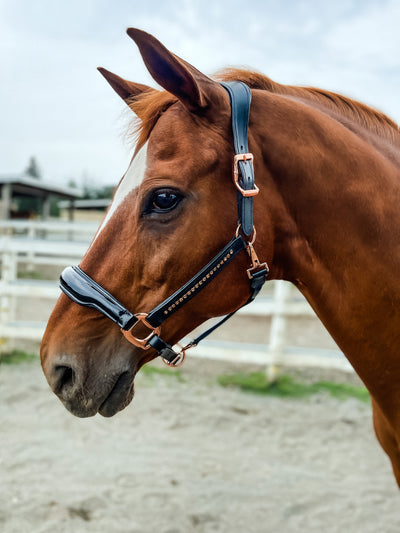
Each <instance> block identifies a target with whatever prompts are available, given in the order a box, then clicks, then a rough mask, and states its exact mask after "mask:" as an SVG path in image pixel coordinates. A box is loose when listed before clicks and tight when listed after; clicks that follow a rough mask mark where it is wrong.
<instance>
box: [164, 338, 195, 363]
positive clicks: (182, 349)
mask: <svg viewBox="0 0 400 533" xmlns="http://www.w3.org/2000/svg"><path fill="white" fill-rule="evenodd" d="M177 346H179V348H180V351H179V353H177V354H176V357H175V359H174V360H173V361H168V360H167V359H164V357H161V360H162V362H163V363H164V364H165V365H167V366H171V367H173V368H178V367H180V366H182V365H183V362H184V360H185V358H186V352H187V351H188V350H190V348H194V347H195V346H196V344H193V342H189V344H186V346H182V345H181V344H179V343H177Z"/></svg>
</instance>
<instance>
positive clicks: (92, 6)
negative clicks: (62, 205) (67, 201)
mask: <svg viewBox="0 0 400 533" xmlns="http://www.w3.org/2000/svg"><path fill="white" fill-rule="evenodd" d="M131 26H133V27H137V28H140V29H143V30H145V31H147V32H149V33H152V34H153V35H154V36H155V37H157V38H158V39H159V40H160V41H161V42H163V44H164V45H165V46H167V48H169V49H170V50H171V51H173V52H174V53H176V54H177V55H179V56H180V57H182V58H184V59H185V60H187V61H189V62H190V63H192V64H193V65H194V66H196V67H197V68H198V69H199V70H202V71H203V72H205V73H206V74H209V75H210V74H212V73H213V72H216V71H218V70H220V69H221V68H224V67H227V66H241V67H242V66H244V67H248V68H252V69H256V70H259V71H261V72H263V73H264V74H266V75H268V76H269V77H271V78H272V79H274V80H275V81H278V82H280V83H290V84H295V85H312V86H316V87H321V88H323V89H329V90H333V91H336V92H340V93H342V94H344V95H346V96H350V97H352V98H355V99H357V100H360V101H362V102H364V103H366V104H368V105H371V106H373V107H376V108H378V109H380V110H382V111H384V112H385V113H387V114H388V115H389V116H390V117H391V118H392V119H394V120H395V121H396V122H398V123H399V122H400V96H399V88H400V1H399V0H335V1H334V2H333V1H329V2H327V1H322V0H298V1H295V0H286V1H285V0H263V1H262V0H248V1H247V2H239V1H238V0H229V1H228V0H219V1H217V0H213V1H209V0H202V1H195V0H175V1H174V2H166V1H165V0H140V1H138V0H68V1H59V0H0V78H1V83H0V174H18V173H22V172H23V170H24V169H25V168H26V167H27V164H28V160H29V158H30V157H31V156H34V157H35V158H36V159H37V161H38V164H39V167H40V169H41V173H42V178H43V180H45V181H46V182H53V183H55V184H57V185H66V184H67V183H68V181H69V180H71V179H73V180H75V182H76V183H77V184H78V185H83V184H84V183H87V184H90V185H95V186H103V185H113V184H116V183H117V182H118V181H119V179H120V178H121V176H122V175H123V174H124V172H125V171H126V168H127V166H128V164H129V160H130V157H131V152H132V146H131V145H130V143H129V142H127V140H126V138H125V136H124V132H125V130H126V123H127V121H128V118H129V117H128V114H129V110H128V109H127V108H126V106H125V104H124V103H123V101H122V100H121V99H120V98H119V97H118V96H117V95H116V94H115V93H114V92H113V90H112V89H111V87H110V86H109V85H108V84H107V82H106V81H105V80H104V79H103V78H102V76H101V75H100V74H99V73H98V72H97V70H96V67H98V66H103V67H106V68H107V69H109V70H112V71H113V72H115V73H117V74H118V75H120V76H122V77H125V78H127V79H130V80H132V81H137V82H140V83H145V84H148V85H152V86H156V84H155V82H154V81H153V80H152V79H151V78H150V76H149V74H148V73H147V71H146V69H145V67H144V65H143V62H142V59H141V56H140V54H139V52H138V50H137V47H136V45H135V44H134V42H133V41H132V40H131V39H130V38H129V37H128V36H127V35H126V32H125V30H126V28H128V27H131Z"/></svg>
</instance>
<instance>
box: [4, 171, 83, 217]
mask: <svg viewBox="0 0 400 533" xmlns="http://www.w3.org/2000/svg"><path fill="white" fill-rule="evenodd" d="M18 197H25V198H39V199H40V201H41V205H42V209H41V211H42V218H43V219H46V218H48V217H49V215H50V202H51V198H54V197H56V198H59V199H64V200H69V201H74V200H76V199H77V198H81V197H82V191H81V190H80V189H76V188H72V187H60V186H58V185H53V184H49V183H46V182H44V181H42V180H39V179H35V178H32V177H31V176H27V175H24V174H21V175H0V220H7V219H9V218H17V216H18V213H16V212H15V210H14V204H15V200H16V199H17V198H18ZM36 215H37V213H36ZM20 216H21V218H29V217H31V216H35V213H32V212H26V213H20Z"/></svg>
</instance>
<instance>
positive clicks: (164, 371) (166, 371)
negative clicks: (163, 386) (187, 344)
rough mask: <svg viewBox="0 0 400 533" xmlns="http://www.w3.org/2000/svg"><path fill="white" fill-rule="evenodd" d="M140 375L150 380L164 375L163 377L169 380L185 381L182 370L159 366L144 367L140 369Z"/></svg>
mask: <svg viewBox="0 0 400 533" xmlns="http://www.w3.org/2000/svg"><path fill="white" fill-rule="evenodd" d="M140 374H142V375H144V376H145V377H148V378H153V376H155V375H162V376H168V377H169V378H174V379H176V380H178V381H181V382H183V381H185V380H184V378H183V376H182V372H181V371H180V370H176V369H174V368H171V369H170V368H159V367H157V366H151V365H144V366H143V367H142V368H141V369H140Z"/></svg>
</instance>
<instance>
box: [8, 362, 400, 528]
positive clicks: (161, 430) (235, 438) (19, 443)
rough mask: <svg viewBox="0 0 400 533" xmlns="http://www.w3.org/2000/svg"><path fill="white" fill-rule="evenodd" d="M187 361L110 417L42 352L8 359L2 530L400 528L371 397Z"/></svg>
mask: <svg viewBox="0 0 400 533" xmlns="http://www.w3.org/2000/svg"><path fill="white" fill-rule="evenodd" d="M183 369H184V370H183V376H184V379H185V381H184V382H180V381H178V380H177V379H176V378H175V377H173V376H161V375H156V376H153V377H145V376H141V377H138V379H137V386H136V395H135V398H134V401H133V403H132V404H131V405H130V406H129V407H128V408H127V409H125V410H124V411H123V412H122V413H120V414H118V415H117V416H115V417H113V418H111V419H104V418H101V417H100V416H96V417H94V418H91V419H85V420H80V419H77V418H74V417H73V416H72V415H71V414H69V413H68V412H67V411H66V410H65V409H64V407H63V406H62V405H61V403H60V402H59V401H58V400H57V398H56V397H55V396H54V395H53V394H52V393H51V392H50V390H49V388H48V386H47V384H46V382H45V379H44V377H43V375H42V373H41V370H40V368H39V365H38V364H24V365H16V366H6V365H1V366H0V435H1V440H0V531H1V532H2V533H25V532H26V533H39V532H40V533H44V532H46V533H47V532H49V533H50V532H51V533H66V532H68V533H69V532H71V533H72V532H73V533H86V532H96V533H97V532H106V533H154V532H158V533H191V532H193V533H197V532H199V533H212V532H224V533H225V532H226V533H228V532H229V533H266V532H268V533H275V532H279V533H294V532H296V533H297V532H307V533H313V532H315V533H317V532H318V533H334V532H335V533H336V532H340V533H343V531H345V532H346V533H353V532H354V533H398V532H399V531H400V499H399V497H400V495H399V492H398V489H397V488H396V486H395V482H394V479H393V477H392V474H391V470H390V466H389V462H388V460H387V458H386V456H385V455H384V453H383V452H382V451H381V449H380V448H379V446H378V444H377V442H376V440H375V437H374V434H373V430H372V425H371V416H370V407H369V406H368V405H365V404H363V403H360V402H358V401H356V400H346V401H342V402H341V401H338V400H334V399H332V398H330V397H326V396H316V397H313V398H311V399H307V400H291V399H286V400H283V399H277V398H267V397H260V396H256V395H251V394H245V393H241V392H238V391H236V390H232V389H224V388H221V387H219V386H217V385H215V379H216V376H217V375H218V374H220V373H223V372H228V371H229V370H230V369H229V368H226V367H224V366H221V364H219V365H217V364H215V363H211V362H210V363H207V362H204V361H199V360H192V361H189V362H188V364H187V365H186V367H185V366H184V367H183ZM199 370H201V372H199ZM171 372H173V371H171ZM346 379H349V378H348V377H347V378H346Z"/></svg>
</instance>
